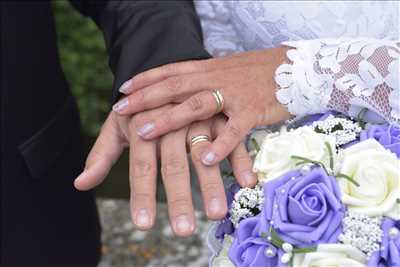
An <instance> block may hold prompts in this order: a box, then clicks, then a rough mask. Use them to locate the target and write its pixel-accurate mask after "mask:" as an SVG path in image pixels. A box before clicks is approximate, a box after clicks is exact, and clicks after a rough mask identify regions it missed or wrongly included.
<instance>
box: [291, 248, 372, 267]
mask: <svg viewBox="0 0 400 267" xmlns="http://www.w3.org/2000/svg"><path fill="white" fill-rule="evenodd" d="M293 266H296V267H326V266H329V267H343V266H346V267H366V266H367V256H366V255H365V254H364V253H362V252H361V251H360V250H358V249H357V248H355V247H353V246H351V245H345V244H321V245H318V247H317V251H315V252H310V253H305V254H294V256H293Z"/></svg>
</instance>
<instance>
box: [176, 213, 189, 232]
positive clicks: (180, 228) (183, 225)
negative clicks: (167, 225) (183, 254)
mask: <svg viewBox="0 0 400 267" xmlns="http://www.w3.org/2000/svg"><path fill="white" fill-rule="evenodd" d="M175 231H176V232H177V233H180V234H187V233H190V232H192V231H193V225H192V224H191V222H190V220H189V217H188V216H187V215H180V216H178V217H177V218H176V220H175Z"/></svg>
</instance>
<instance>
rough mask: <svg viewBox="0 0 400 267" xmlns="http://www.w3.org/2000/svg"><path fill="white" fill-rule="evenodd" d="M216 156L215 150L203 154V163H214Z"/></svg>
mask: <svg viewBox="0 0 400 267" xmlns="http://www.w3.org/2000/svg"><path fill="white" fill-rule="evenodd" d="M216 157H217V156H216V155H215V153H213V152H208V153H206V154H203V156H202V161H203V163H204V164H205V165H211V164H213V162H214V160H215V158H216Z"/></svg>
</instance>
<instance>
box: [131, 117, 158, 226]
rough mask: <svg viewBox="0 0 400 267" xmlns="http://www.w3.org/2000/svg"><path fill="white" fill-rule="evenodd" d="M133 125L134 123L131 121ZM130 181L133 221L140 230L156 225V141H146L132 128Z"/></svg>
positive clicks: (132, 125)
mask: <svg viewBox="0 0 400 267" xmlns="http://www.w3.org/2000/svg"><path fill="white" fill-rule="evenodd" d="M131 127H134V124H133V123H131ZM130 132H131V143H130V149H129V165H130V167H129V183H130V191H131V209H132V211H131V215H132V221H133V222H134V224H135V225H136V226H137V227H138V228H139V229H140V230H148V229H150V228H151V227H153V225H154V221H155V214H156V186H157V184H156V181H157V180H156V179H157V159H156V157H157V156H156V141H145V140H143V139H141V138H140V137H139V136H137V134H136V129H131V131H130Z"/></svg>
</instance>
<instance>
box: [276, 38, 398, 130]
mask: <svg viewBox="0 0 400 267" xmlns="http://www.w3.org/2000/svg"><path fill="white" fill-rule="evenodd" d="M284 45H287V46H290V47H293V48H294V49H291V50H289V51H288V52H287V56H288V59H289V60H290V61H291V63H290V64H282V65H280V66H279V67H278V68H277V70H276V73H275V80H276V83H277V85H278V91H277V98H278V101H279V102H281V103H282V104H284V105H286V106H287V108H288V110H289V112H290V113H292V114H293V115H296V116H302V115H307V114H312V113H319V112H324V111H327V110H336V111H339V112H343V113H346V114H348V115H350V116H352V117H356V116H357V114H358V113H359V112H360V110H361V109H363V108H368V110H370V111H373V112H374V113H376V114H377V115H379V116H380V117H382V118H383V119H384V120H386V121H388V122H391V123H396V124H400V86H399V83H400V80H399V79H400V75H399V73H400V72H399V55H400V41H398V40H397V41H390V40H379V39H366V38H339V39H317V40H306V41H293V42H286V43H284Z"/></svg>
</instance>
